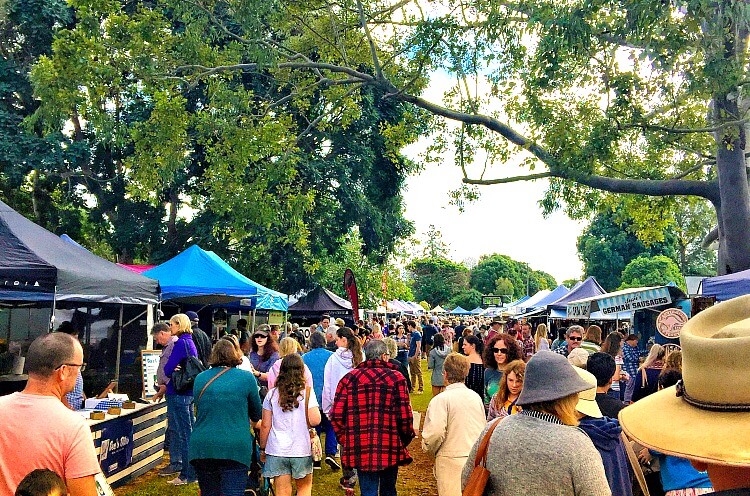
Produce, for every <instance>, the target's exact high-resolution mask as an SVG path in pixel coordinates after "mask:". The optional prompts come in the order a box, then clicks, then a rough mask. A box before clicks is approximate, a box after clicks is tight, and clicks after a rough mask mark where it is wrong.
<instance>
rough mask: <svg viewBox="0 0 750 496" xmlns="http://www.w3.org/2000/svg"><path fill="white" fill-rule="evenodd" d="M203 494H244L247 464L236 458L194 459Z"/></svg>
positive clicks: (240, 495) (233, 495)
mask: <svg viewBox="0 0 750 496" xmlns="http://www.w3.org/2000/svg"><path fill="white" fill-rule="evenodd" d="M193 465H195V472H196V474H198V486H199V487H200V489H201V496H243V495H244V494H245V486H247V471H248V470H249V468H248V466H247V465H243V464H241V463H240V462H236V461H234V460H215V459H204V460H193Z"/></svg>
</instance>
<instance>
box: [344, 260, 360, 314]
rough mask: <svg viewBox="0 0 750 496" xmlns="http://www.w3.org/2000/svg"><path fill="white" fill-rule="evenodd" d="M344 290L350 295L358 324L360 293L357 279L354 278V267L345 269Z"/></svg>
mask: <svg viewBox="0 0 750 496" xmlns="http://www.w3.org/2000/svg"><path fill="white" fill-rule="evenodd" d="M344 291H346V294H347V295H348V296H349V303H351V304H352V318H353V321H354V323H355V324H356V323H357V321H358V320H359V294H358V293H357V281H356V280H355V279H354V272H352V269H346V270H345V271H344Z"/></svg>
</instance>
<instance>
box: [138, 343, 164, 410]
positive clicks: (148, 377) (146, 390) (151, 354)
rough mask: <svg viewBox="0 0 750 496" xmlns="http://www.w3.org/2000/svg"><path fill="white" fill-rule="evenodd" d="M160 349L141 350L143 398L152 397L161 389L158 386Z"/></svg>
mask: <svg viewBox="0 0 750 496" xmlns="http://www.w3.org/2000/svg"><path fill="white" fill-rule="evenodd" d="M160 356H161V351H159V350H141V368H142V372H143V398H144V399H150V398H152V397H154V396H155V395H156V392H157V391H158V390H159V388H158V387H156V383H157V380H156V370H157V369H158V368H159V357H160Z"/></svg>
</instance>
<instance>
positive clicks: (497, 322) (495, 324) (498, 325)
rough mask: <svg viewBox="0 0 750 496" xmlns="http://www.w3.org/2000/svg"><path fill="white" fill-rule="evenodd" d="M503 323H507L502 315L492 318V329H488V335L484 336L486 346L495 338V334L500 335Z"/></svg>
mask: <svg viewBox="0 0 750 496" xmlns="http://www.w3.org/2000/svg"><path fill="white" fill-rule="evenodd" d="M503 324H505V321H504V320H503V319H502V317H495V318H494V319H492V323H490V330H489V331H487V335H486V336H485V337H484V344H485V346H486V345H487V344H488V343H489V342H490V341H491V340H492V338H494V337H495V336H497V335H499V334H500V333H501V332H502V331H501V329H502V327H503Z"/></svg>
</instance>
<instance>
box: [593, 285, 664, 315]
mask: <svg viewBox="0 0 750 496" xmlns="http://www.w3.org/2000/svg"><path fill="white" fill-rule="evenodd" d="M670 303H672V297H671V296H670V294H669V289H667V288H665V287H661V288H652V289H646V290H643V291H638V292H637V293H628V294H620V295H617V296H611V297H609V298H603V299H601V300H599V310H600V311H601V312H602V313H603V314H604V315H611V314H615V313H619V312H630V311H632V310H641V309H643V308H653V307H660V306H662V305H669V304H670Z"/></svg>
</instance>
